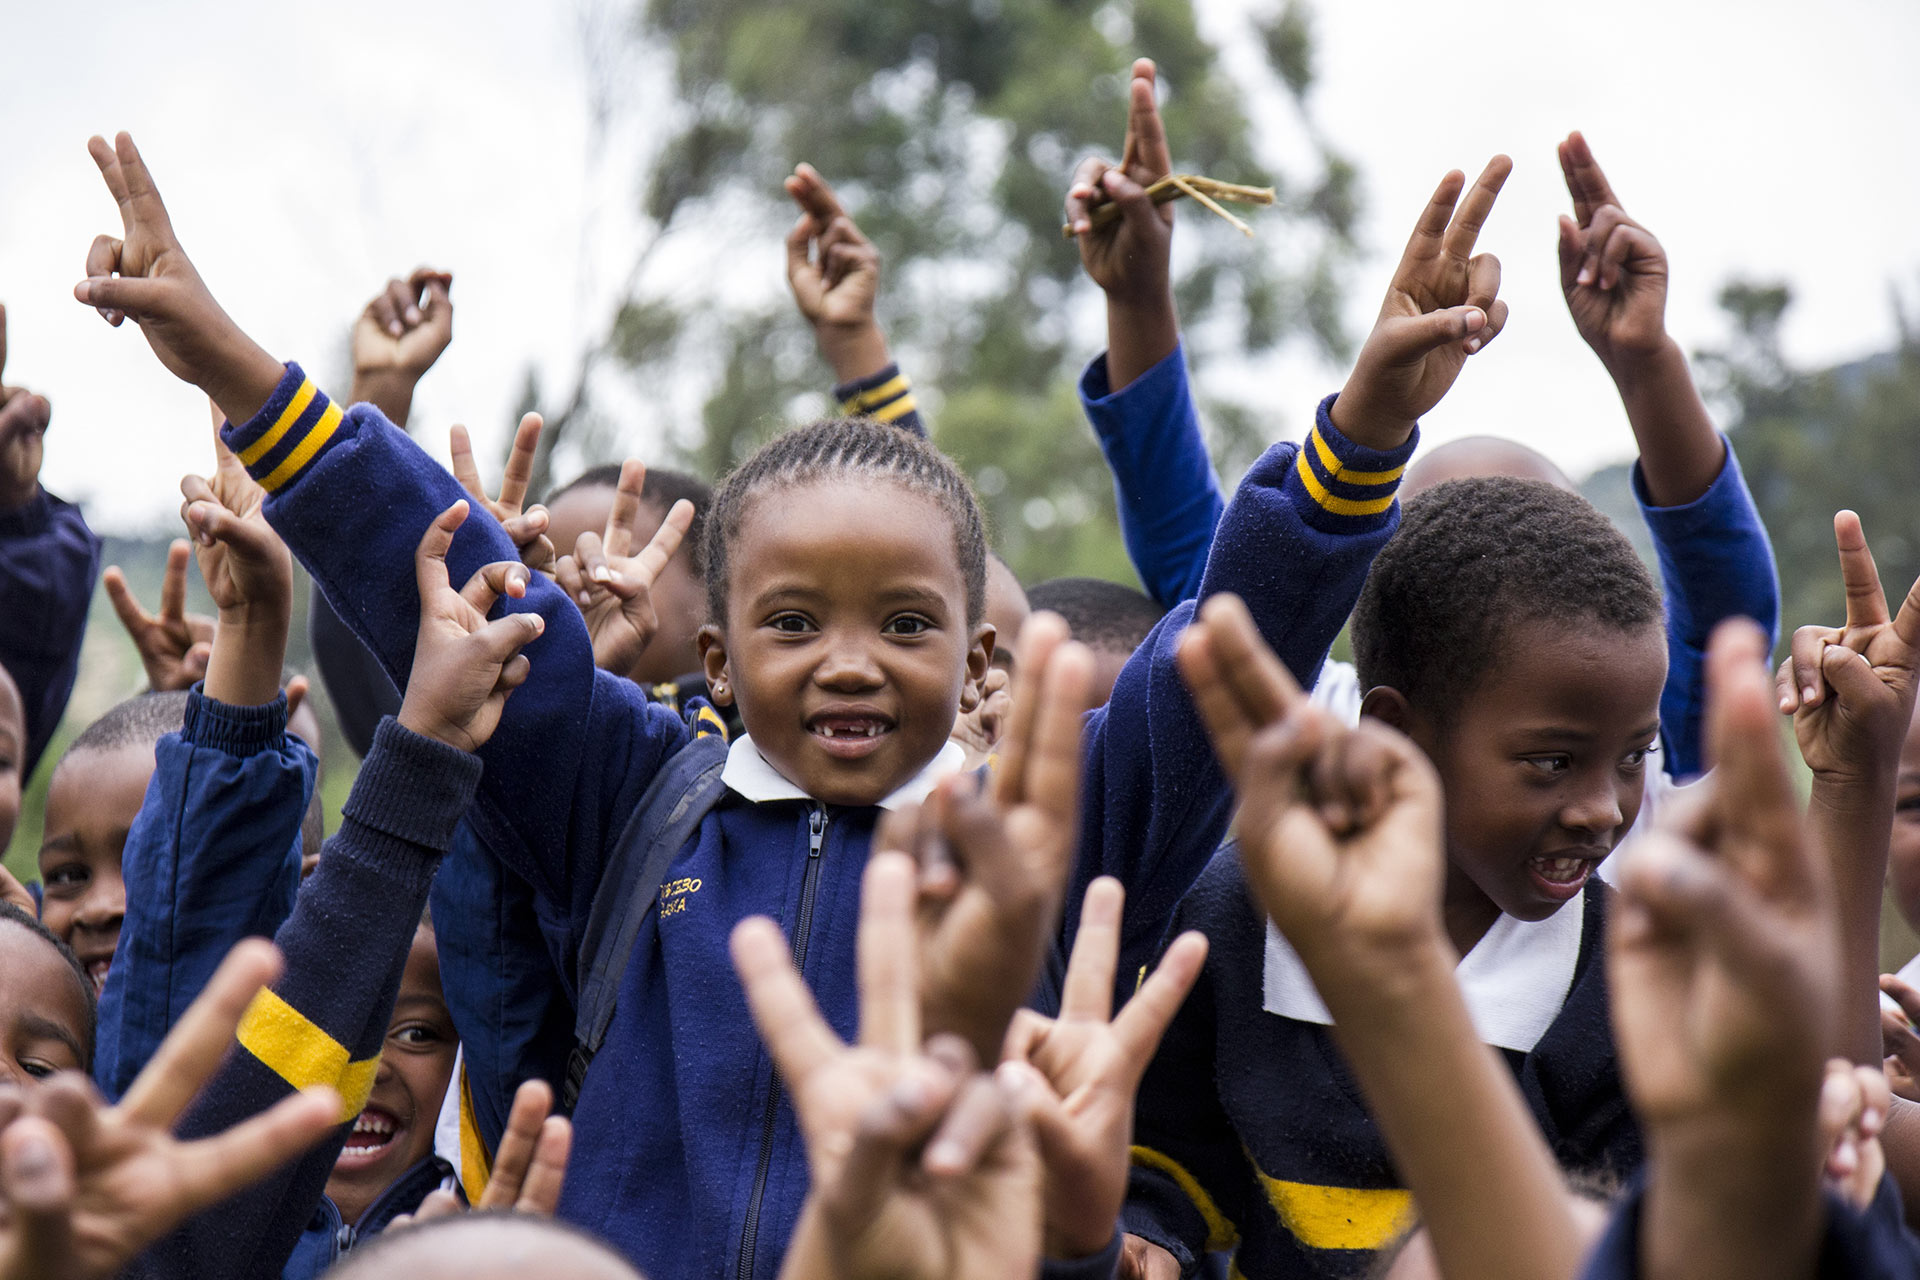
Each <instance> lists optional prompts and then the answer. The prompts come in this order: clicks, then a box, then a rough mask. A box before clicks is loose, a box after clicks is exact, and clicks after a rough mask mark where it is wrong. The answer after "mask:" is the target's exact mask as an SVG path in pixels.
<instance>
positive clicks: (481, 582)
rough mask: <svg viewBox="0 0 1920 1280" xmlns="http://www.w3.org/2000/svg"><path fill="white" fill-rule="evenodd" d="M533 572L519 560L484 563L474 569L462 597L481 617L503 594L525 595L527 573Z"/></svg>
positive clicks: (463, 589) (517, 596)
mask: <svg viewBox="0 0 1920 1280" xmlns="http://www.w3.org/2000/svg"><path fill="white" fill-rule="evenodd" d="M531 572H532V570H530V569H528V568H527V566H525V565H524V564H521V563H520V562H519V561H518V560H496V561H494V562H493V563H492V564H483V565H481V566H480V567H479V568H478V569H476V570H474V573H473V576H472V577H471V578H468V579H467V583H466V585H465V586H463V587H461V588H460V598H461V599H462V600H465V601H466V602H467V603H468V604H470V605H472V606H473V607H474V610H475V611H476V612H478V613H479V614H480V616H481V617H485V616H486V615H487V613H488V612H489V611H491V610H492V608H493V605H494V602H495V601H496V600H498V599H499V598H500V597H501V596H510V597H512V598H513V599H515V600H518V599H520V598H521V597H523V596H525V595H526V594H527V575H528V574H529V573H531ZM530 616H533V617H538V616H539V615H538V614H534V615H530Z"/></svg>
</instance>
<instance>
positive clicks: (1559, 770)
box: [1522, 753, 1573, 778]
mask: <svg viewBox="0 0 1920 1280" xmlns="http://www.w3.org/2000/svg"><path fill="white" fill-rule="evenodd" d="M1522 759H1524V760H1525V761H1526V763H1527V765H1528V767H1530V768H1532V769H1534V770H1536V771H1538V772H1539V773H1540V774H1541V775H1542V776H1543V777H1548V778H1558V777H1559V776H1561V775H1562V774H1564V773H1566V772H1567V770H1569V769H1571V768H1573V757H1572V756H1570V755H1566V754H1564V753H1562V754H1555V755H1545V756H1523V757H1522Z"/></svg>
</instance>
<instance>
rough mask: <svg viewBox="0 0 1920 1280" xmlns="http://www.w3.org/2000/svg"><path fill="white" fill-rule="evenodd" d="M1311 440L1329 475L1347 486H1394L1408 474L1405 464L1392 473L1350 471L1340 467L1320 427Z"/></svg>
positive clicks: (1311, 433) (1312, 433)
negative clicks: (1393, 484)
mask: <svg viewBox="0 0 1920 1280" xmlns="http://www.w3.org/2000/svg"><path fill="white" fill-rule="evenodd" d="M1309 438H1310V439H1311V440H1312V441H1313V447H1314V451H1315V452H1317V453H1318V454H1319V455H1320V462H1321V464H1322V465H1324V466H1325V467H1326V469H1327V474H1328V475H1330V476H1332V477H1333V478H1334V479H1335V480H1338V481H1341V482H1343V483H1345V484H1392V483H1394V482H1395V481H1396V480H1398V479H1399V478H1400V477H1401V476H1402V475H1404V474H1405V473H1406V470H1407V467H1406V464H1405V463H1401V464H1400V465H1399V466H1397V467H1395V468H1393V470H1391V471H1349V470H1348V469H1346V468H1345V467H1343V466H1341V465H1340V459H1339V456H1338V455H1336V454H1335V453H1334V451H1333V446H1332V445H1330V444H1328V443H1327V442H1326V440H1325V439H1324V438H1323V437H1322V436H1321V434H1320V429H1319V428H1318V427H1315V428H1314V429H1313V431H1312V432H1310V433H1309Z"/></svg>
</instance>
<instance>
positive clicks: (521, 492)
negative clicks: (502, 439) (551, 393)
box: [500, 413, 546, 511]
mask: <svg viewBox="0 0 1920 1280" xmlns="http://www.w3.org/2000/svg"><path fill="white" fill-rule="evenodd" d="M545 425H546V420H545V419H544V418H542V417H541V416H540V415H539V414H537V413H529V414H526V415H525V416H523V417H522V418H521V419H520V425H519V426H518V427H517V428H515V430H514V433H513V447H512V448H511V449H509V450H507V471H506V475H505V476H504V477H503V478H502V479H501V481H500V505H501V506H503V507H511V508H512V509H513V510H515V511H518V510H520V504H521V503H523V502H525V501H526V497H527V486H528V485H530V484H532V483H533V461H534V455H536V454H537V453H539V452H540V431H541V429H542V427H544V426H545Z"/></svg>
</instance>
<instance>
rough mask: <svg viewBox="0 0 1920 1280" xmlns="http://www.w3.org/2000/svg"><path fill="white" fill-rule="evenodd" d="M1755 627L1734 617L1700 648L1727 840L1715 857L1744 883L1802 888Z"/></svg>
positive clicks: (1800, 848) (1790, 801) (1807, 870)
mask: <svg viewBox="0 0 1920 1280" xmlns="http://www.w3.org/2000/svg"><path fill="white" fill-rule="evenodd" d="M1765 660H1766V638H1765V636H1763V635H1762V634H1761V631H1760V628H1759V627H1758V626H1757V625H1755V624H1754V623H1752V622H1749V621H1747V620H1746V619H1744V618H1735V619H1731V620H1729V621H1726V622H1723V623H1721V624H1720V625H1719V626H1717V627H1715V628H1714V631H1713V638H1712V640H1711V641H1710V642H1709V643H1708V647H1707V741H1708V743H1709V745H1710V746H1711V748H1712V755H1713V769H1714V773H1715V775H1716V776H1715V782H1714V791H1713V796H1714V802H1715V803H1714V809H1715V813H1714V815H1713V816H1714V819H1715V825H1716V826H1717V827H1718V828H1719V830H1720V831H1722V832H1723V833H1725V834H1726V835H1727V836H1730V837H1734V838H1733V839H1730V840H1727V841H1725V842H1724V843H1723V844H1722V846H1721V850H1720V851H1721V853H1722V854H1723V856H1725V855H1729V854H1730V855H1732V856H1731V857H1729V858H1728V859H1727V860H1728V861H1729V862H1730V863H1731V864H1733V865H1734V866H1736V867H1737V868H1738V869H1739V871H1740V872H1741V873H1742V875H1743V876H1745V877H1746V878H1748V879H1749V880H1751V881H1756V882H1758V883H1761V884H1769V885H1773V886H1776V887H1780V888H1789V887H1798V888H1802V889H1805V888H1808V886H1809V881H1810V877H1811V876H1812V874H1813V867H1812V860H1811V859H1810V858H1809V857H1808V856H1807V853H1806V849H1805V842H1804V841H1803V840H1802V839H1801V836H1800V814H1799V808H1798V805H1797V804H1796V802H1795V798H1794V792H1793V783H1792V781H1791V779H1790V777H1789V775H1788V773H1787V762H1786V758H1785V755H1784V753H1783V752H1782V750H1781V746H1780V736H1779V733H1778V732H1777V730H1776V727H1775V713H1774V706H1773V699H1772V697H1771V685H1770V675H1769V672H1768V670H1767V668H1766V666H1765V665H1764V663H1765Z"/></svg>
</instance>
